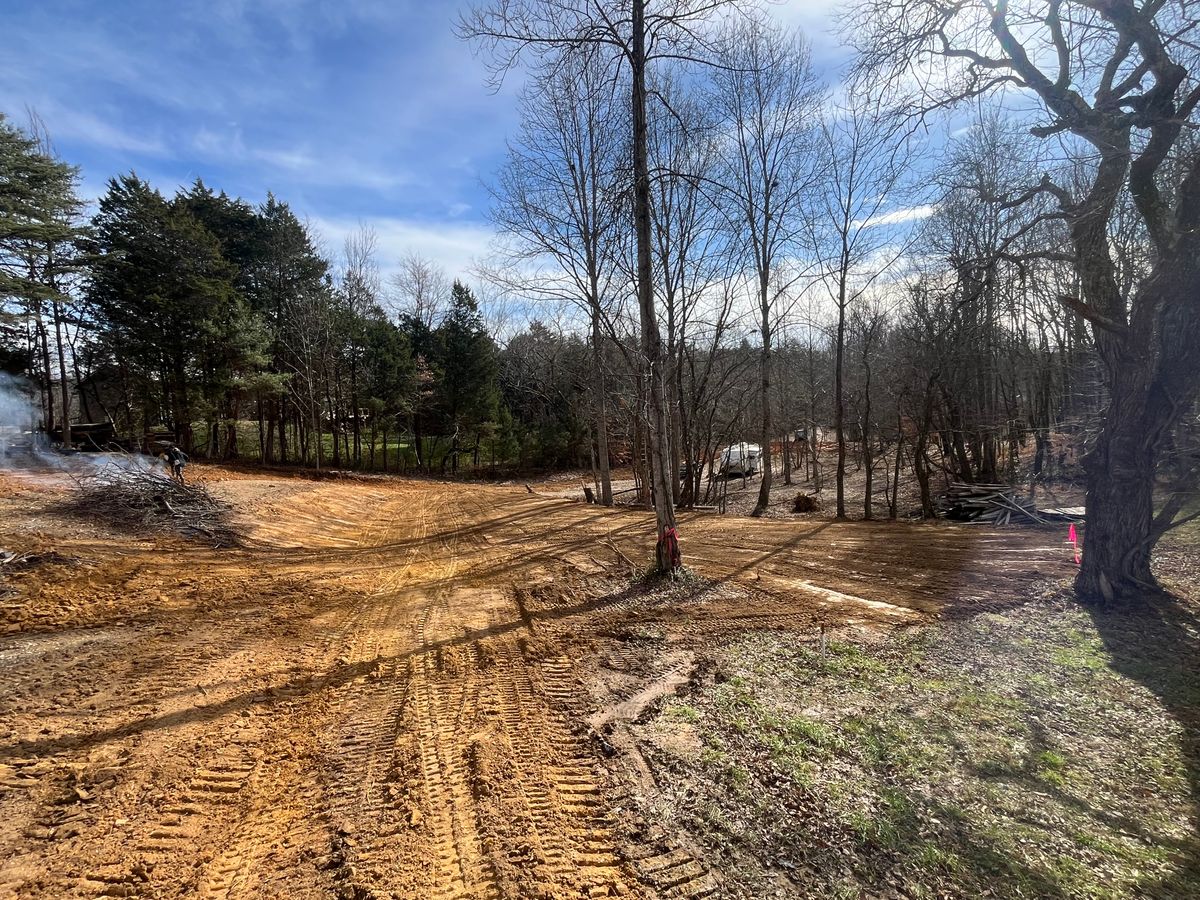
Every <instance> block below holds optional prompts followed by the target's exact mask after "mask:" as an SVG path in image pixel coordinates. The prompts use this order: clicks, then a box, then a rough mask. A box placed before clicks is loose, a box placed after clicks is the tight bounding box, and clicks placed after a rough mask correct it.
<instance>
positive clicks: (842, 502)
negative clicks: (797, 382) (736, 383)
mask: <svg viewBox="0 0 1200 900" xmlns="http://www.w3.org/2000/svg"><path fill="white" fill-rule="evenodd" d="M846 277H847V276H846V272H845V269H843V270H842V275H841V286H840V288H839V291H840V293H839V296H838V324H837V340H836V346H835V348H834V362H833V431H834V435H835V437H836V438H837V517H838V518H839V519H844V518H846V396H845V388H844V386H843V379H842V370H843V368H844V365H845V356H846Z"/></svg>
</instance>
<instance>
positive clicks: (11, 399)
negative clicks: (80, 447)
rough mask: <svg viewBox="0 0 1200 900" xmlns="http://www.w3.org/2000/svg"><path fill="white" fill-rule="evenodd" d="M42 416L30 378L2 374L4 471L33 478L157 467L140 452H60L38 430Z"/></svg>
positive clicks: (0, 456) (0, 458)
mask: <svg viewBox="0 0 1200 900" xmlns="http://www.w3.org/2000/svg"><path fill="white" fill-rule="evenodd" d="M41 415H42V413H41V410H40V409H39V407H38V402H37V390H36V388H35V387H34V386H33V384H32V383H31V382H30V381H29V380H28V379H26V378H20V377H17V376H14V375H9V374H7V373H5V372H0V470H3V471H10V472H11V471H18V470H19V471H21V472H24V473H27V474H31V475H38V474H48V473H62V474H70V475H94V474H98V473H100V472H101V471H107V472H109V473H111V472H113V471H114V470H117V471H137V472H150V471H152V470H153V469H154V468H155V466H156V463H157V460H155V459H154V457H149V456H143V455H141V454H137V453H133V454H130V453H76V452H74V451H67V452H62V451H59V450H56V449H54V448H52V447H51V446H50V440H49V437H48V436H47V435H46V433H45V432H44V431H39V430H38V429H39V427H40V425H41Z"/></svg>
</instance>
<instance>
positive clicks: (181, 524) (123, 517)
mask: <svg viewBox="0 0 1200 900" xmlns="http://www.w3.org/2000/svg"><path fill="white" fill-rule="evenodd" d="M72 477H73V478H74V481H75V490H74V494H73V496H72V498H71V500H70V501H69V503H68V506H67V511H68V512H70V513H71V514H72V515H74V516H77V517H82V518H87V519H89V520H91V521H100V522H104V523H106V524H109V525H115V526H118V527H123V528H132V529H137V530H140V531H162V530H168V531H174V532H175V533H177V534H181V535H184V536H185V537H193V538H204V539H207V540H209V541H211V542H212V543H213V545H214V546H218V547H228V546H231V545H233V544H235V543H237V539H238V534H237V531H236V530H235V529H234V528H233V526H232V525H231V524H230V523H229V507H227V506H226V505H225V504H223V503H221V502H220V501H219V500H217V499H216V498H215V497H213V496H212V494H210V493H209V492H208V491H206V490H205V489H204V488H203V487H201V486H200V485H185V484H180V483H179V482H177V481H174V480H172V479H170V478H168V477H167V476H166V475H164V474H163V473H161V472H156V471H153V470H145V469H139V468H126V467H123V466H121V465H117V464H110V465H107V466H104V467H103V468H100V469H98V470H96V471H95V472H92V473H88V474H85V475H74V476H72Z"/></svg>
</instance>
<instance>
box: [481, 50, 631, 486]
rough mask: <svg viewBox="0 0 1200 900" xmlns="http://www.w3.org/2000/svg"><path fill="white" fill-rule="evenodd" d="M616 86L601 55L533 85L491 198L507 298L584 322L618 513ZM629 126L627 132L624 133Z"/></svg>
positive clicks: (620, 194)
mask: <svg viewBox="0 0 1200 900" xmlns="http://www.w3.org/2000/svg"><path fill="white" fill-rule="evenodd" d="M618 88H619V83H618V82H617V81H616V80H615V79H614V78H613V73H612V72H611V71H608V70H607V69H606V67H604V66H603V65H602V63H601V60H600V59H599V57H598V55H597V54H595V53H591V54H579V55H578V57H577V58H575V59H571V60H567V61H565V62H564V64H563V65H562V67H561V68H559V69H556V70H555V71H553V72H550V73H548V74H547V75H545V76H544V77H543V78H540V79H538V80H537V81H535V82H534V83H533V84H532V85H531V86H530V87H529V89H528V90H527V92H526V94H525V96H524V98H523V99H522V102H521V121H522V127H521V134H520V136H519V138H518V139H517V140H516V141H515V142H514V143H513V144H511V145H510V147H509V152H508V161H507V163H506V165H505V166H504V168H503V169H502V170H501V173H500V175H499V178H498V179H497V182H496V186H495V187H494V188H493V190H492V196H493V199H494V203H493V206H492V218H493V220H494V221H495V222H496V224H497V225H498V226H499V228H500V229H501V230H502V232H503V233H504V234H505V235H506V236H507V237H508V238H509V240H508V241H506V242H505V243H504V244H503V245H502V249H501V255H502V257H503V262H504V267H503V270H502V271H501V272H496V273H492V274H491V279H492V280H493V281H498V282H500V284H501V286H502V287H504V288H505V289H506V290H508V291H516V292H518V293H520V294H522V295H524V296H525V297H531V298H540V299H550V300H562V299H565V300H567V301H568V302H570V303H573V304H575V305H576V306H578V307H579V308H580V309H581V310H582V311H583V312H584V313H585V314H586V315H587V317H588V324H589V330H590V342H591V352H592V376H593V379H592V384H591V388H592V397H593V406H594V411H595V421H594V431H595V439H596V459H597V465H598V468H599V473H598V474H599V487H600V502H601V503H602V504H603V505H605V506H611V505H612V497H613V494H612V477H611V474H610V460H609V451H608V383H607V377H606V365H605V359H604V356H605V343H606V341H605V337H604V331H605V318H606V316H607V315H608V312H609V307H610V306H611V304H612V303H613V302H614V299H615V298H614V294H615V293H616V292H617V290H618V287H619V286H618V285H617V284H616V283H615V282H616V281H617V279H618V278H619V277H620V274H621V273H620V270H619V266H618V262H619V259H620V255H621V244H622V242H623V239H624V236H625V228H626V227H627V222H628V205H627V202H626V198H627V196H628V190H627V185H628V155H627V153H626V152H625V151H626V148H627V142H625V141H623V140H622V139H621V134H622V133H623V132H624V131H627V130H628V129H627V123H626V118H627V116H626V109H627V107H626V106H625V105H624V104H621V103H620V102H619V101H618V99H617V96H616V92H617V90H618ZM623 126H624V127H623Z"/></svg>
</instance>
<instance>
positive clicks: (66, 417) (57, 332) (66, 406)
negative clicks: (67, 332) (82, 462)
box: [50, 300, 71, 448]
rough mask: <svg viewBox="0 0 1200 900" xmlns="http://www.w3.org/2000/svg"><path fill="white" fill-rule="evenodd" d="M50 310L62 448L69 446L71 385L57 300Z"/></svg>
mask: <svg viewBox="0 0 1200 900" xmlns="http://www.w3.org/2000/svg"><path fill="white" fill-rule="evenodd" d="M50 309H51V311H52V312H53V314H54V342H55V344H57V346H58V379H59V385H58V386H59V388H60V390H61V393H62V442H63V446H64V447H67V448H69V447H70V446H71V383H70V380H69V379H68V378H67V357H66V354H65V353H64V352H63V335H62V310H61V308H60V307H59V303H58V300H53V301H51V304H50Z"/></svg>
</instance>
